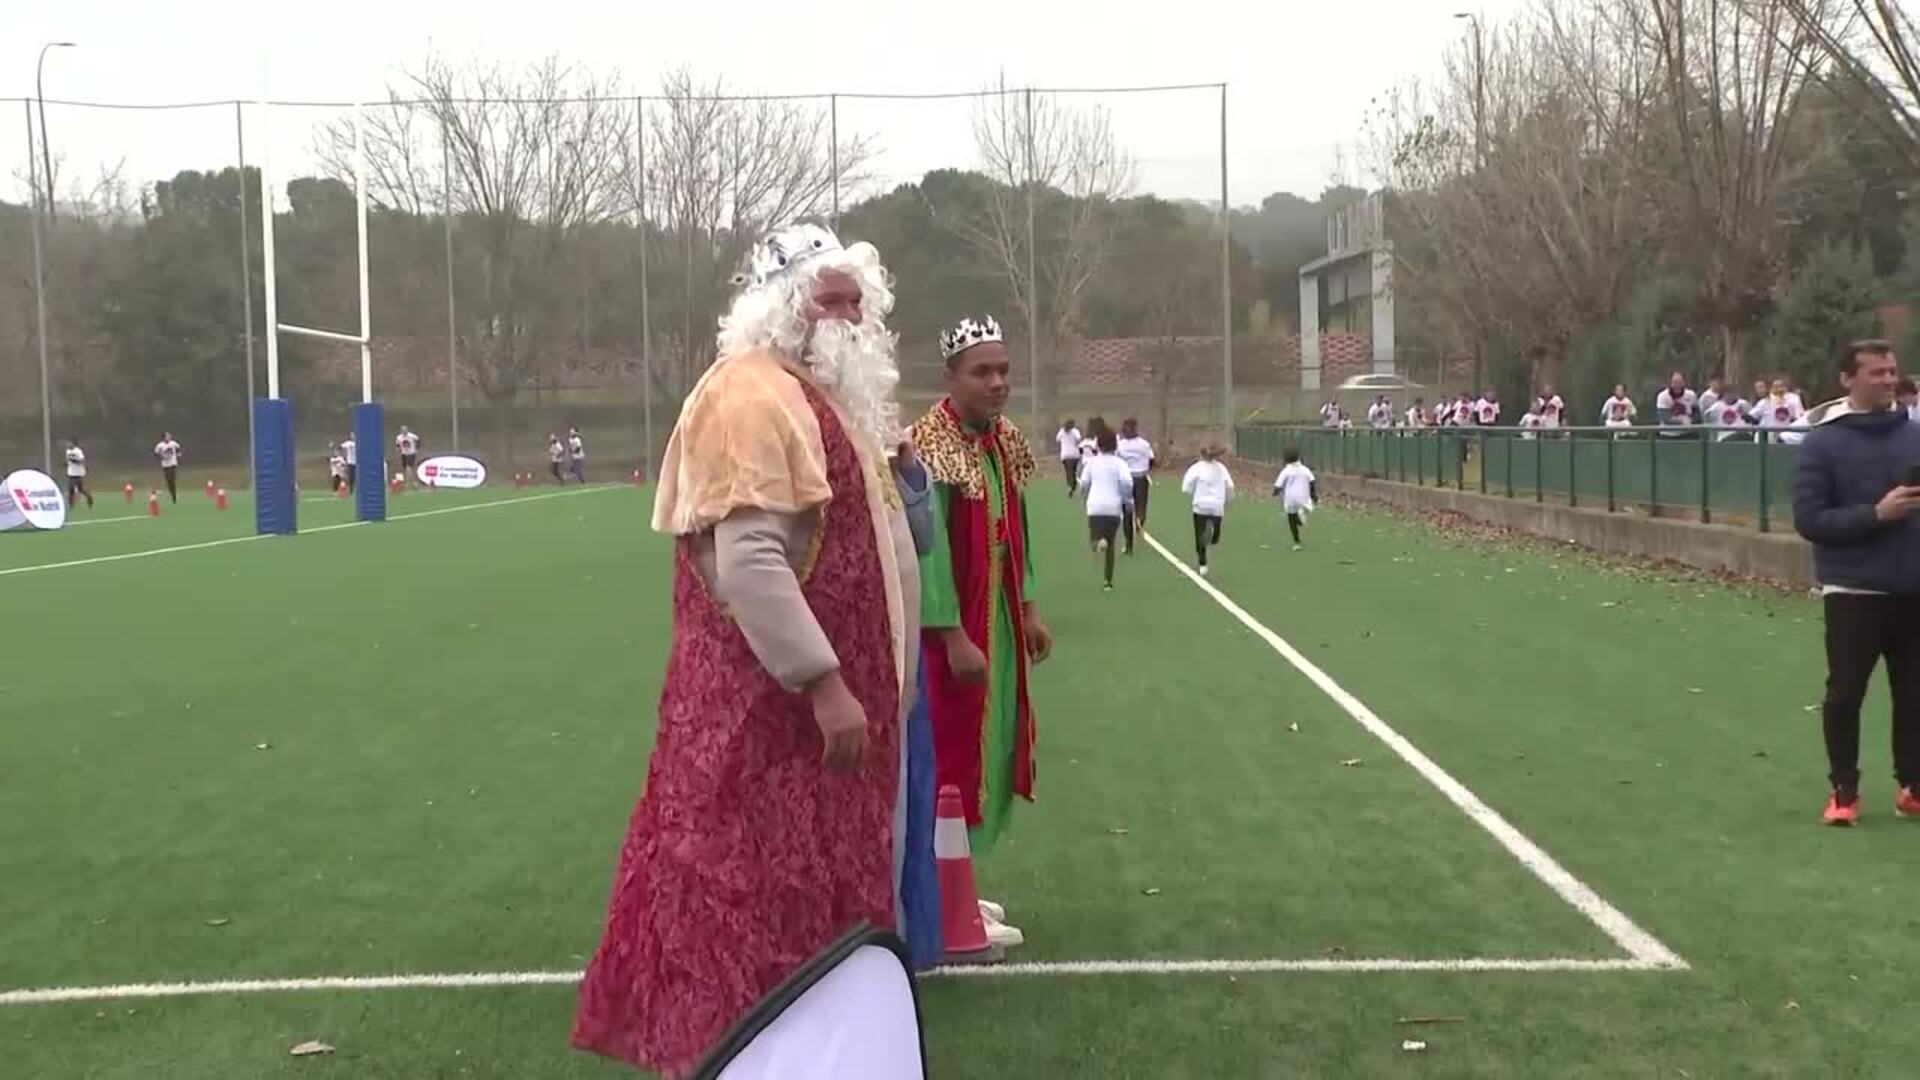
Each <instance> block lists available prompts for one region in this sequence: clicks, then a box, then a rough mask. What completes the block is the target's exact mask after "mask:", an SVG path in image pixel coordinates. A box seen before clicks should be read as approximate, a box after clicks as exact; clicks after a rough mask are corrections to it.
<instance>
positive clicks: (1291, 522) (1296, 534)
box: [1287, 513, 1304, 544]
mask: <svg viewBox="0 0 1920 1080" xmlns="http://www.w3.org/2000/svg"><path fill="white" fill-rule="evenodd" d="M1302 524H1304V522H1302V521H1301V520H1300V515H1299V514H1297V513H1296V514H1288V515H1287V531H1288V532H1290V533H1292V534H1293V542H1294V543H1296V544H1298V543H1299V542H1300V526H1301V525H1302Z"/></svg>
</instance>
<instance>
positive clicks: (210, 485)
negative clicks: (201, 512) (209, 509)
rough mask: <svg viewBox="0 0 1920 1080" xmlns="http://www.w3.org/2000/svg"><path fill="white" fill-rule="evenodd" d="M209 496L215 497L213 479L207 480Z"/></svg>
mask: <svg viewBox="0 0 1920 1080" xmlns="http://www.w3.org/2000/svg"><path fill="white" fill-rule="evenodd" d="M207 498H209V499H211V498H213V481H211V480H209V481H207Z"/></svg>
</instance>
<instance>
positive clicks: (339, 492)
mask: <svg viewBox="0 0 1920 1080" xmlns="http://www.w3.org/2000/svg"><path fill="white" fill-rule="evenodd" d="M333 493H334V495H336V496H338V497H340V498H342V499H344V498H346V497H347V496H348V495H351V494H352V493H353V492H352V491H351V490H349V489H348V487H347V485H345V484H341V485H340V486H339V487H337V488H334V489H333Z"/></svg>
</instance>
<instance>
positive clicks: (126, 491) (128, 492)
mask: <svg viewBox="0 0 1920 1080" xmlns="http://www.w3.org/2000/svg"><path fill="white" fill-rule="evenodd" d="M120 495H121V497H122V498H124V499H126V500H127V503H128V505H132V503H133V481H131V480H129V481H127V486H126V487H123V488H121V489H120Z"/></svg>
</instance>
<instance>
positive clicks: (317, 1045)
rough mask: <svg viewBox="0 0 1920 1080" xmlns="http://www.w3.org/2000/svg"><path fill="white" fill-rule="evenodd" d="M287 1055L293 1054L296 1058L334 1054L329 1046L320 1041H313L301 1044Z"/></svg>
mask: <svg viewBox="0 0 1920 1080" xmlns="http://www.w3.org/2000/svg"><path fill="white" fill-rule="evenodd" d="M287 1053H289V1054H292V1055H293V1056H294V1057H312V1056H313V1055H315V1054H331V1053H333V1047H331V1046H328V1045H327V1044H326V1043H323V1042H321V1041H319V1040H318V1039H313V1040H309V1041H307V1042H303V1043H301V1044H300V1045H299V1046H296V1047H294V1048H293V1049H291V1050H289V1051H287Z"/></svg>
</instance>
